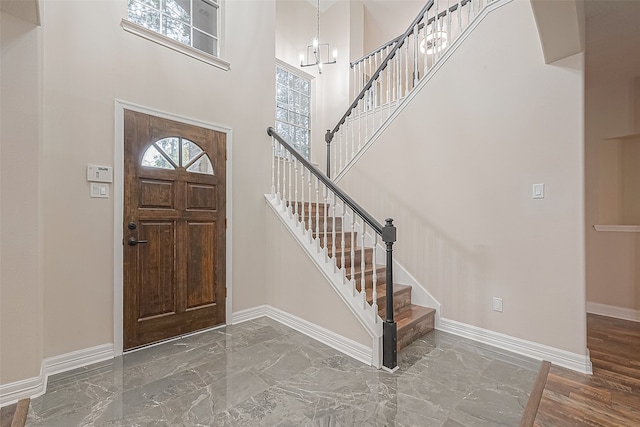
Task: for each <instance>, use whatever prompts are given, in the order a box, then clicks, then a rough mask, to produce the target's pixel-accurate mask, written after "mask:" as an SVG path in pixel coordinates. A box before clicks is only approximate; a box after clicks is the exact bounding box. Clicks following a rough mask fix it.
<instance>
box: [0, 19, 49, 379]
mask: <svg viewBox="0 0 640 427" xmlns="http://www.w3.org/2000/svg"><path fill="white" fill-rule="evenodd" d="M0 19H1V22H0V28H1V30H0V31H1V34H0V40H1V48H2V53H1V57H2V60H1V65H0V67H1V69H0V93H1V94H2V101H1V108H0V384H5V383H9V382H13V381H16V380H19V379H24V378H29V377H33V376H36V375H38V374H39V372H40V361H41V359H42V269H41V260H42V257H41V253H40V250H41V244H42V226H41V222H40V219H41V215H40V213H41V211H40V208H41V197H40V179H41V173H40V165H41V163H40V136H41V135H40V124H41V114H40V98H41V87H42V74H41V68H42V61H41V53H40V49H41V46H42V42H41V39H40V30H39V29H38V28H37V27H35V26H34V25H33V24H30V23H27V22H26V21H22V20H20V19H18V18H15V17H13V16H10V15H7V14H5V13H1V14H0Z"/></svg>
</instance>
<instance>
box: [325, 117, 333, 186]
mask: <svg viewBox="0 0 640 427" xmlns="http://www.w3.org/2000/svg"><path fill="white" fill-rule="evenodd" d="M332 138H333V135H331V131H330V130H329V129H327V133H325V134H324V140H325V142H326V143H327V178H331V139H332Z"/></svg>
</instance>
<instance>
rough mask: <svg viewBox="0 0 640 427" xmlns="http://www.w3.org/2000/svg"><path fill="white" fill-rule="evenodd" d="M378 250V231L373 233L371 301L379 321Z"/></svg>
mask: <svg viewBox="0 0 640 427" xmlns="http://www.w3.org/2000/svg"><path fill="white" fill-rule="evenodd" d="M377 251H378V233H375V232H374V233H373V261H372V264H373V279H372V281H373V284H372V286H373V292H372V293H371V298H372V300H371V302H372V304H371V305H372V307H373V313H374V315H375V319H376V321H377V319H378V289H377V286H378V263H377V259H378V257H377V254H376V252H377Z"/></svg>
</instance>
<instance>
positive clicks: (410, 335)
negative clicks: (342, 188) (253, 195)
mask: <svg viewBox="0 0 640 427" xmlns="http://www.w3.org/2000/svg"><path fill="white" fill-rule="evenodd" d="M293 211H295V212H296V214H297V218H298V220H299V221H301V222H302V221H303V220H304V219H305V218H311V221H308V222H306V223H305V229H306V230H307V231H310V232H311V234H312V237H313V238H314V239H318V242H319V245H320V248H322V249H323V250H326V253H327V256H328V257H329V258H334V259H335V262H336V266H337V267H338V268H342V267H343V265H344V270H345V275H346V278H347V280H351V279H353V280H354V281H355V288H356V290H357V291H358V292H361V291H362V275H363V269H362V261H363V260H362V257H363V253H364V257H365V259H364V264H365V268H364V284H365V286H364V288H365V295H366V301H367V304H369V305H370V306H377V307H378V315H379V316H380V317H381V318H382V319H384V318H385V315H386V304H385V301H386V296H387V291H386V283H387V282H386V267H385V266H384V265H375V266H374V265H373V251H374V248H365V249H364V250H363V249H362V248H360V247H353V246H352V244H353V242H358V233H357V232H351V231H345V232H344V236H345V239H344V246H343V242H342V238H339V239H336V241H335V247H334V246H333V245H334V241H333V240H334V239H333V238H332V236H333V233H332V232H335V234H336V235H338V234H339V235H340V236H342V234H343V233H342V218H334V217H331V216H328V215H327V216H326V217H325V212H331V207H330V206H328V205H325V204H324V203H322V204H318V205H316V204H312V205H311V210H309V205H308V204H305V205H304V207H303V206H302V203H301V202H298V203H297V206H295V207H294V208H293ZM309 213H311V214H309ZM325 218H326V219H327V220H326V221H325ZM334 219H335V222H334ZM316 224H317V225H318V226H319V227H316ZM325 224H327V231H328V233H326V234H325V233H324V225H325ZM334 224H335V229H334V228H333V227H334ZM314 230H315V231H314ZM325 241H326V242H325ZM356 246H357V245H356ZM334 255H335V256H334ZM374 275H375V279H376V280H375V281H376V292H375V293H376V301H375V303H376V304H375V305H374V301H373V298H374V292H373V284H374ZM393 312H394V317H395V320H396V324H397V327H398V344H397V350H398V351H400V350H402V349H403V348H405V347H406V346H408V345H409V344H411V343H412V342H414V341H415V340H416V339H418V338H420V337H422V336H424V335H426V334H427V333H429V332H431V331H432V330H433V329H434V322H435V312H436V311H435V309H433V308H428V307H422V306H419V305H415V304H412V303H411V286H410V285H404V284H400V283H394V284H393Z"/></svg>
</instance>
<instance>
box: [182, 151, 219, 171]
mask: <svg viewBox="0 0 640 427" xmlns="http://www.w3.org/2000/svg"><path fill="white" fill-rule="evenodd" d="M187 171H189V172H195V173H203V174H206V175H213V166H211V160H209V157H208V156H207V155H206V154H205V155H204V156H202V157H200V158H199V159H198V160H196V162H195V163H194V164H192V165H191V166H189V167H188V168H187Z"/></svg>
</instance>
